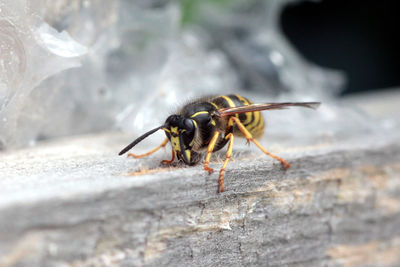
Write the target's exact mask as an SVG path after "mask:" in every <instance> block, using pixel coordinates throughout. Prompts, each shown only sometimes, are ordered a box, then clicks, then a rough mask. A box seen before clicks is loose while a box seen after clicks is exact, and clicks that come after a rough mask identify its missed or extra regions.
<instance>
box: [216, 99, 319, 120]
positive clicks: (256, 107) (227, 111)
mask: <svg viewBox="0 0 400 267" xmlns="http://www.w3.org/2000/svg"><path fill="white" fill-rule="evenodd" d="M320 104H321V102H286V103H264V104H251V105H247V106H241V107H234V108H222V109H219V110H218V113H217V116H221V117H223V116H229V115H234V114H240V113H246V112H254V111H262V110H273V109H285V108H288V107H305V108H312V109H316V108H318V107H319V105H320Z"/></svg>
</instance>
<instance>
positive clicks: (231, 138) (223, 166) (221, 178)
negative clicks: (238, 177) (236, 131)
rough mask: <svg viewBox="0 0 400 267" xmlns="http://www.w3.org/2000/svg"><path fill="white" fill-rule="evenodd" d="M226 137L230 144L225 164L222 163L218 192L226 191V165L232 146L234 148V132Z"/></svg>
mask: <svg viewBox="0 0 400 267" xmlns="http://www.w3.org/2000/svg"><path fill="white" fill-rule="evenodd" d="M225 138H226V139H228V138H229V145H228V150H227V151H226V158H225V161H224V165H222V168H221V170H220V171H219V181H218V192H219V193H221V192H224V191H225V185H224V176H225V168H226V165H228V162H229V160H230V159H231V156H232V148H233V134H232V133H229V134H228V135H227V136H225Z"/></svg>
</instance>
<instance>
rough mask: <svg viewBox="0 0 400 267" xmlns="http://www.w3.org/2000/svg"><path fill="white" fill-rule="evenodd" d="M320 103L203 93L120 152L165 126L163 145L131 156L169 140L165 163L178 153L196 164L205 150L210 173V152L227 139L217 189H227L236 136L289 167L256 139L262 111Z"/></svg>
mask: <svg viewBox="0 0 400 267" xmlns="http://www.w3.org/2000/svg"><path fill="white" fill-rule="evenodd" d="M319 105H320V102H287V103H263V104H253V103H252V102H251V101H250V100H248V99H247V98H245V97H243V96H241V95H238V94H232V95H221V96H214V97H202V98H199V99H196V100H194V101H192V102H189V103H188V104H186V105H184V106H183V107H182V108H180V109H179V110H178V112H177V113H176V114H174V115H170V116H169V117H168V118H167V119H166V121H165V123H164V124H163V125H161V126H158V127H157V128H155V129H153V130H151V131H149V132H147V133H145V134H143V135H142V136H140V137H139V138H137V139H136V140H134V141H133V142H132V143H130V144H129V145H128V146H127V147H125V148H124V149H122V150H121V152H119V155H122V154H124V153H126V152H128V151H129V150H130V149H132V148H133V147H134V146H136V145H137V144H138V143H139V142H141V141H142V140H143V139H145V138H146V137H148V136H149V135H151V134H153V133H155V132H156V131H158V130H164V132H165V134H166V136H167V137H166V138H165V139H164V141H163V142H162V143H161V145H159V146H158V147H156V148H154V149H153V150H151V151H149V152H147V153H145V154H142V155H135V154H131V153H129V155H128V156H131V157H134V158H142V157H146V156H149V155H151V154H153V153H154V152H156V151H157V150H159V149H160V148H162V147H165V146H166V145H167V144H168V142H170V143H171V147H172V158H171V159H170V160H163V161H162V163H164V164H171V163H172V162H173V161H174V160H175V155H176V157H177V158H178V159H179V160H180V161H183V162H184V163H185V164H187V165H195V164H197V163H198V162H199V161H200V160H201V159H202V155H204V152H206V153H205V154H206V156H205V160H204V163H203V165H204V170H205V171H207V172H208V173H210V174H211V173H213V169H212V168H210V167H209V163H210V158H211V154H212V153H213V152H216V151H218V150H220V149H222V148H223V147H224V146H225V145H226V144H227V143H228V149H227V151H226V157H225V161H224V163H223V165H222V167H221V169H220V171H219V182H218V192H223V191H225V186H224V176H225V169H226V166H227V164H228V162H229V160H230V158H231V155H232V148H233V141H234V136H238V137H242V138H246V139H247V143H248V144H250V142H253V143H254V144H255V145H256V146H257V147H258V148H260V149H261V150H262V151H263V152H264V153H265V154H266V155H268V156H271V157H272V158H274V159H276V160H278V161H280V162H281V164H282V165H283V167H284V168H285V169H288V168H289V167H290V164H289V163H288V162H287V161H285V160H284V159H283V158H281V157H278V156H276V155H274V154H272V153H270V152H268V151H267V150H266V149H265V148H264V147H263V146H261V144H260V143H259V142H258V141H257V139H258V138H260V137H261V136H262V135H263V133H264V129H265V122H264V118H263V116H262V115H261V113H260V111H263V110H277V109H285V108H288V107H292V106H299V107H306V108H312V109H316V108H317V107H318V106H319Z"/></svg>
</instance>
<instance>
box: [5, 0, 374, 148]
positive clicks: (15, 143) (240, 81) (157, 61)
mask: <svg viewBox="0 0 400 267" xmlns="http://www.w3.org/2000/svg"><path fill="white" fill-rule="evenodd" d="M194 2H196V4H195V5H194V6H195V7H196V10H195V12H191V13H190V12H188V11H187V10H185V8H183V6H182V5H181V4H180V2H179V1H156V0H149V1H128V0H116V1H85V0H71V1H67V0H52V1H50V0H32V1H24V0H0V52H1V54H0V143H1V147H3V148H11V147H23V146H26V145H28V144H34V143H35V142H36V141H37V140H40V139H47V138H51V137H57V136H63V135H71V134H78V133H86V132H93V131H104V130H110V129H116V128H117V129H122V130H123V131H126V132H131V133H133V135H139V134H140V133H142V132H143V131H144V130H147V129H150V128H153V127H154V126H155V125H159V124H160V123H161V122H163V121H164V120H165V118H166V117H167V116H168V115H169V114H171V113H172V112H174V111H175V110H176V109H177V108H178V106H179V105H181V104H184V103H185V102H186V101H187V100H188V99H191V98H193V97H197V96H201V95H206V94H229V93H240V94H243V95H244V96H247V97H248V98H250V99H252V100H253V102H272V101H310V100H312V101H322V102H323V105H322V106H321V108H320V109H319V110H318V111H317V112H315V111H304V110H291V111H276V112H275V111H274V112H271V113H268V114H266V116H267V117H268V125H270V126H271V127H270V130H268V131H269V134H270V135H275V136H281V137H282V138H286V137H288V138H289V137H290V138H292V137H301V136H321V135H322V136H341V135H346V133H347V132H348V131H352V132H365V131H369V130H371V129H372V127H371V126H370V123H368V118H366V117H364V116H363V115H362V114H360V113H358V112H357V111H354V110H353V109H352V108H349V107H342V106H341V107H339V106H337V105H336V104H335V99H334V95H335V94H337V93H338V92H339V91H340V89H341V86H342V85H343V83H344V76H343V74H342V73H340V72H338V71H332V70H325V69H322V68H319V67H318V66H314V65H312V64H310V63H309V62H307V61H305V60H304V59H303V58H302V57H301V56H300V55H299V54H298V53H297V52H296V51H295V50H294V49H293V48H292V47H291V46H290V45H289V44H288V42H287V41H286V40H285V39H284V37H283V36H282V34H281V33H280V30H279V26H278V25H277V24H278V16H279V12H280V10H281V8H282V6H283V5H284V4H287V2H288V1H285V0H281V1H278V0H276V1H236V0H235V1H222V2H221V1H212V0H207V1H194ZM183 12H185V14H183ZM188 13H190V14H195V15H193V16H192V17H191V18H190V19H189V22H188V23H186V24H184V26H182V17H183V16H185V17H187V14H188ZM78 66H79V68H77V67H78ZM310 112H312V113H310ZM299 121H302V122H304V123H301V124H299ZM294 128H295V129H296V130H295V131H294V130H293V129H294ZM310 129H312V131H310Z"/></svg>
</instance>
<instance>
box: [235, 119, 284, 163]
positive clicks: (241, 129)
mask: <svg viewBox="0 0 400 267" xmlns="http://www.w3.org/2000/svg"><path fill="white" fill-rule="evenodd" d="M230 120H234V121H235V123H236V124H237V126H238V128H239V130H240V131H241V132H242V133H243V135H244V136H245V138H246V139H247V142H249V141H251V142H253V143H254V144H256V146H258V148H259V149H261V150H262V152H264V153H265V154H266V155H268V156H270V157H272V158H274V159H277V160H279V161H280V162H281V163H282V165H283V167H285V169H289V168H290V164H289V163H288V162H287V161H286V160H284V159H283V158H281V157H278V156H276V155H274V154H271V153H269V152H268V151H267V150H266V149H265V148H264V147H263V146H262V145H261V144H260V143H259V142H258V141H257V140H256V139H254V137H253V136H252V135H251V133H250V132H249V131H248V130H247V129H246V127H244V125H243V124H242V123H241V122H240V120H239V119H238V118H236V117H230Z"/></svg>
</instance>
